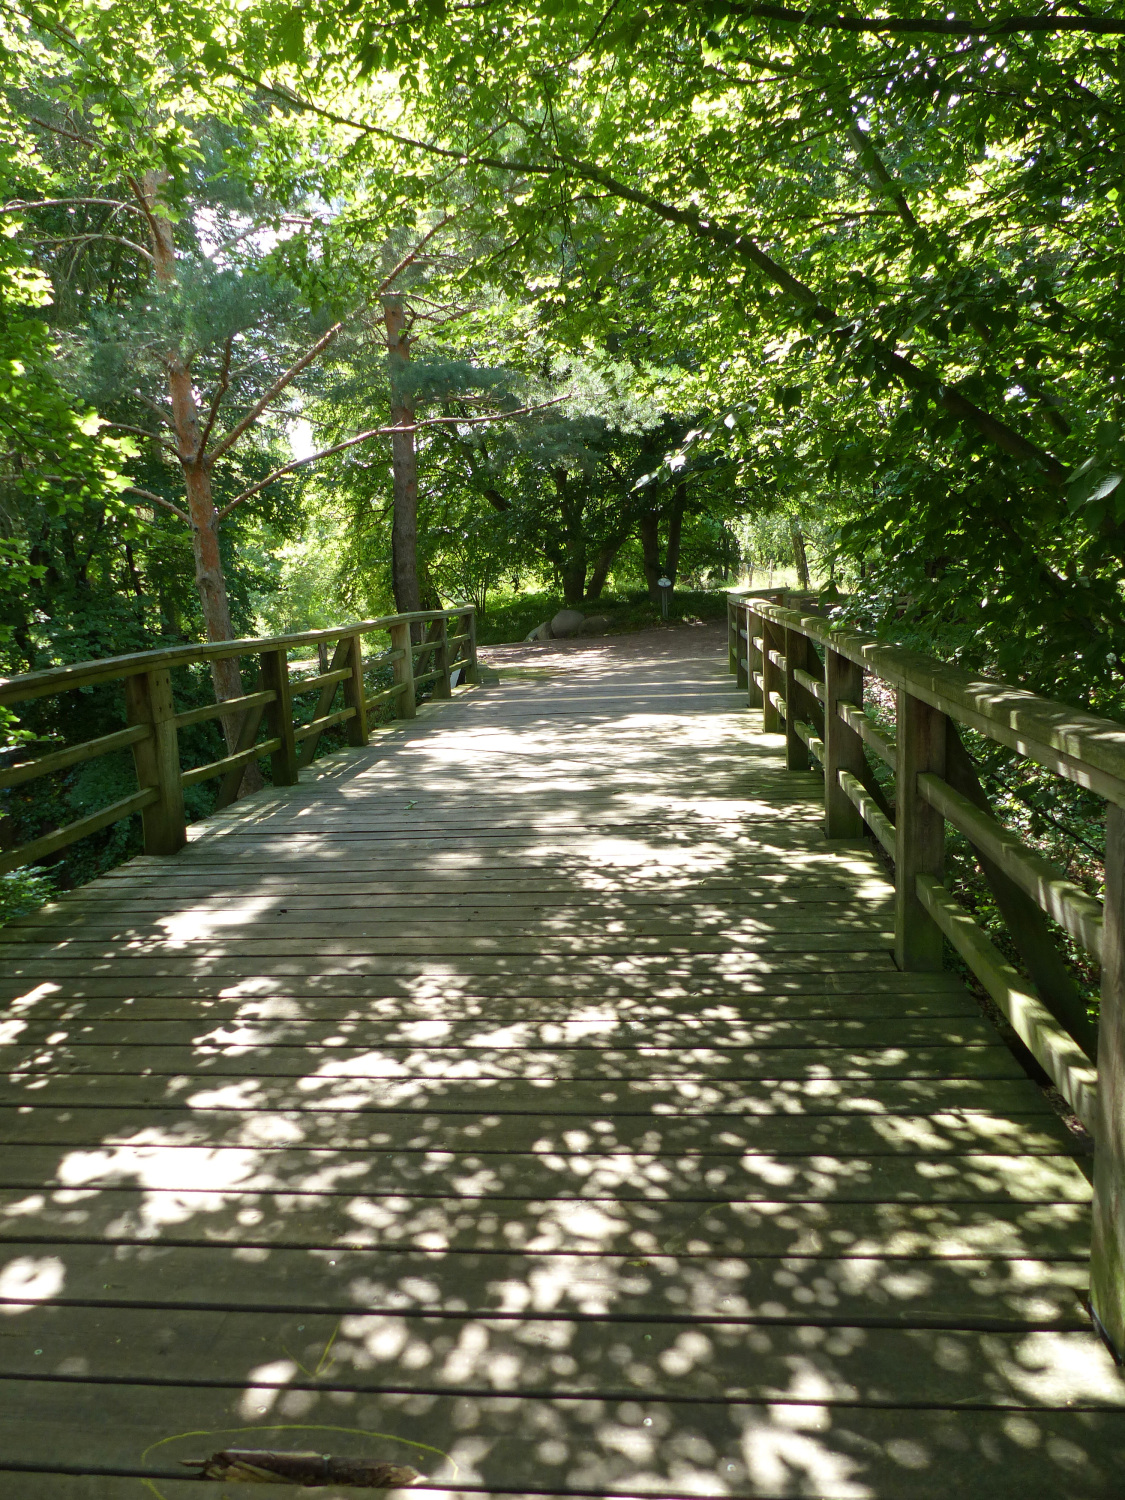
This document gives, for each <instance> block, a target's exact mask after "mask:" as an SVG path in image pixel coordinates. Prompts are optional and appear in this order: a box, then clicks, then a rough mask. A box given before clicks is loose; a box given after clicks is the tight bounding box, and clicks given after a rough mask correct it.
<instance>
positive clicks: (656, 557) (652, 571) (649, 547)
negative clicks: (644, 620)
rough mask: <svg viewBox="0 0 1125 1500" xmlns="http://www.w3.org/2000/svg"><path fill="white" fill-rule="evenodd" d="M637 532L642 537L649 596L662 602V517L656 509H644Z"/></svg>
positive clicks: (655, 600) (654, 601) (655, 601)
mask: <svg viewBox="0 0 1125 1500" xmlns="http://www.w3.org/2000/svg"><path fill="white" fill-rule="evenodd" d="M637 534H638V535H639V536H640V539H641V556H642V558H643V560H644V570H645V583H646V584H647V585H648V597H649V598H650V599H651V600H652V601H653V603H654V604H659V603H660V589H659V588H658V587H657V582H656V581H657V579H658V578H659V577H660V518H659V516H658V515H657V514H656V512H655V511H654V510H646V511H643V512H642V514H641V517H640V520H639V521H638V522H637Z"/></svg>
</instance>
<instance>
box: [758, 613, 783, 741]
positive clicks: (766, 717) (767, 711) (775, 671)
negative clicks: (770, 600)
mask: <svg viewBox="0 0 1125 1500" xmlns="http://www.w3.org/2000/svg"><path fill="white" fill-rule="evenodd" d="M782 639H783V635H782V632H781V629H780V628H779V627H778V626H777V625H775V624H774V623H773V621H772V620H767V619H766V618H765V616H764V615H763V617H762V645H763V646H764V647H765V650H764V651H763V652H762V732H763V733H764V734H777V733H778V732H779V731H780V729H781V715H780V714H779V712H778V708H777V704H776V703H775V702H774V699H773V695H774V693H780V692H781V684H782V676H781V671H780V669H779V667H778V665H777V663H776V662H775V661H774V660H773V658H772V657H771V656H770V652H771V651H780V650H781V649H782V648H781V641H782Z"/></svg>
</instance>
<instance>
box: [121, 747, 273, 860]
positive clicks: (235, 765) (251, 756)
mask: <svg viewBox="0 0 1125 1500" xmlns="http://www.w3.org/2000/svg"><path fill="white" fill-rule="evenodd" d="M280 749H281V740H280V739H273V740H263V741H262V742H261V744H254V745H251V746H249V748H248V749H246V750H236V751H235V753H234V754H233V755H224V756H223V758H222V760H213V761H211V762H210V764H209V765H206V766H192V768H191V770H190V771H184V772H183V773H182V775H181V777H180V780H181V782H182V783H183V785H184V786H186V787H187V786H197V785H198V784H199V783H200V782H201V781H211V780H212V779H213V778H214V777H216V776H222V777H224V778H226V777H233V776H234V775H235V773H236V772H238V773H241V771H242V770H243V769H244V767H246V766H248V765H250V763H251V762H252V761H255V760H261V758H262V757H263V756H264V755H270V756H272V755H273V754H274V753H275V752H276V751H277V750H280ZM146 852H147V851H146Z"/></svg>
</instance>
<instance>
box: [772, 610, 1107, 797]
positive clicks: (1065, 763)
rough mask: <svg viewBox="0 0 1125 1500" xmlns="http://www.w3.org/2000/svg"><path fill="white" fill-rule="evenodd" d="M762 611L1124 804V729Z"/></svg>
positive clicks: (828, 628) (787, 614) (814, 623)
mask: <svg viewBox="0 0 1125 1500" xmlns="http://www.w3.org/2000/svg"><path fill="white" fill-rule="evenodd" d="M760 607H761V608H762V610H763V612H764V613H765V614H766V615H767V618H768V619H770V620H773V621H774V622H775V623H776V624H777V625H778V626H779V627H781V628H789V629H795V630H803V631H804V632H805V633H806V634H807V635H808V636H809V638H810V639H812V640H814V641H817V642H818V643H819V644H820V645H823V646H825V647H831V648H832V649H833V650H835V651H838V652H839V653H840V654H841V655H842V656H846V657H848V658H849V659H850V660H852V661H854V662H856V663H857V664H858V665H860V666H863V667H866V668H867V669H868V670H869V671H871V672H873V673H874V674H875V675H876V676H878V677H881V678H883V680H884V681H886V682H888V683H890V684H891V685H892V686H893V687H895V688H896V689H898V690H899V691H905V692H907V693H909V694H910V695H911V696H912V697H914V698H916V699H918V700H919V701H921V702H923V703H926V704H928V705H929V707H931V708H933V709H935V710H937V711H938V712H940V713H945V714H948V715H950V716H951V717H953V718H955V719H957V720H958V722H960V723H962V724H966V725H968V727H969V728H970V729H976V730H978V731H979V732H980V733H981V734H984V735H986V736H987V737H988V738H989V739H993V740H995V741H996V742H997V743H998V744H1001V745H1006V746H1008V748H1009V749H1011V750H1015V751H1017V752H1018V753H1019V754H1020V755H1025V756H1027V758H1028V759H1029V760H1034V761H1036V762H1038V764H1040V765H1043V766H1046V768H1047V769H1048V770H1051V771H1055V772H1056V773H1057V774H1058V775H1060V776H1065V777H1067V779H1068V780H1071V781H1074V782H1076V783H1077V784H1078V785H1079V786H1085V787H1089V788H1090V790H1092V791H1095V792H1097V793H1098V794H1099V795H1100V796H1102V797H1105V798H1106V799H1107V800H1108V801H1111V802H1115V803H1116V804H1117V805H1118V806H1122V805H1125V726H1123V725H1121V724H1118V723H1116V722H1115V721H1113V720H1112V719H1102V718H1098V717H1097V716H1096V715H1094V714H1089V713H1085V712H1083V711H1082V710H1080V709H1075V708H1072V707H1071V706H1070V705H1069V704H1063V703H1057V702H1055V701H1054V700H1052V699H1050V698H1043V697H1040V696H1039V695H1038V694H1036V693H1032V692H1029V691H1027V690H1026V689H1025V688H1017V687H1013V686H1012V685H1011V684H1010V683H1006V682H1000V681H997V680H996V679H993V678H987V677H982V676H981V675H980V674H979V673H974V672H969V671H965V670H963V669H961V668H958V667H951V666H948V665H946V664H945V663H943V662H939V661H937V660H935V659H934V658H933V657H929V656H924V655H922V653H921V652H917V651H910V650H907V649H906V648H905V647H901V646H891V645H884V644H883V643H882V642H878V641H873V640H870V639H867V638H865V637H863V636H859V635H856V634H854V633H853V632H851V631H847V630H842V629H839V628H838V627H834V626H832V625H831V624H830V622H829V621H827V620H826V619H824V618H823V617H821V616H817V615H802V614H800V612H799V611H797V610H790V609H785V608H783V607H781V606H776V605H769V604H763V605H762V606H760Z"/></svg>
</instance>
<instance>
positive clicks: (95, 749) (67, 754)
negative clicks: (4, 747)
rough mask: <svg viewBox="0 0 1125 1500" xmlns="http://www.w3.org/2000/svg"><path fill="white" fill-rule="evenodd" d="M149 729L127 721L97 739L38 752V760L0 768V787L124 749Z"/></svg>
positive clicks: (137, 740) (46, 774) (145, 725)
mask: <svg viewBox="0 0 1125 1500" xmlns="http://www.w3.org/2000/svg"><path fill="white" fill-rule="evenodd" d="M151 733H152V730H151V729H150V728H149V726H148V725H147V724H130V725H129V727H128V728H127V729H116V730H114V732H113V733H112V734H103V735H100V736H99V737H98V738H97V739H96V740H83V742H82V744H80V745H71V746H69V748H67V749H66V750H54V751H52V753H51V754H50V755H41V756H39V758H38V759H37V760H25V761H21V762H20V764H19V765H15V766H9V767H8V768H7V770H5V771H0V791H3V790H5V789H6V788H7V787H10V786H21V785H22V784H23V782H25V781H34V780H35V779H36V778H37V777H39V776H50V775H51V774H52V773H53V772H55V771H66V770H69V768H70V767H71V766H80V765H82V764H84V763H85V762H86V761H88V760H97V758H98V756H99V755H109V754H111V753H112V752H113V751H114V750H123V749H125V747H126V746H127V745H136V744H138V743H139V742H140V741H141V740H147V739H148V737H149V736H150V735H151Z"/></svg>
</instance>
